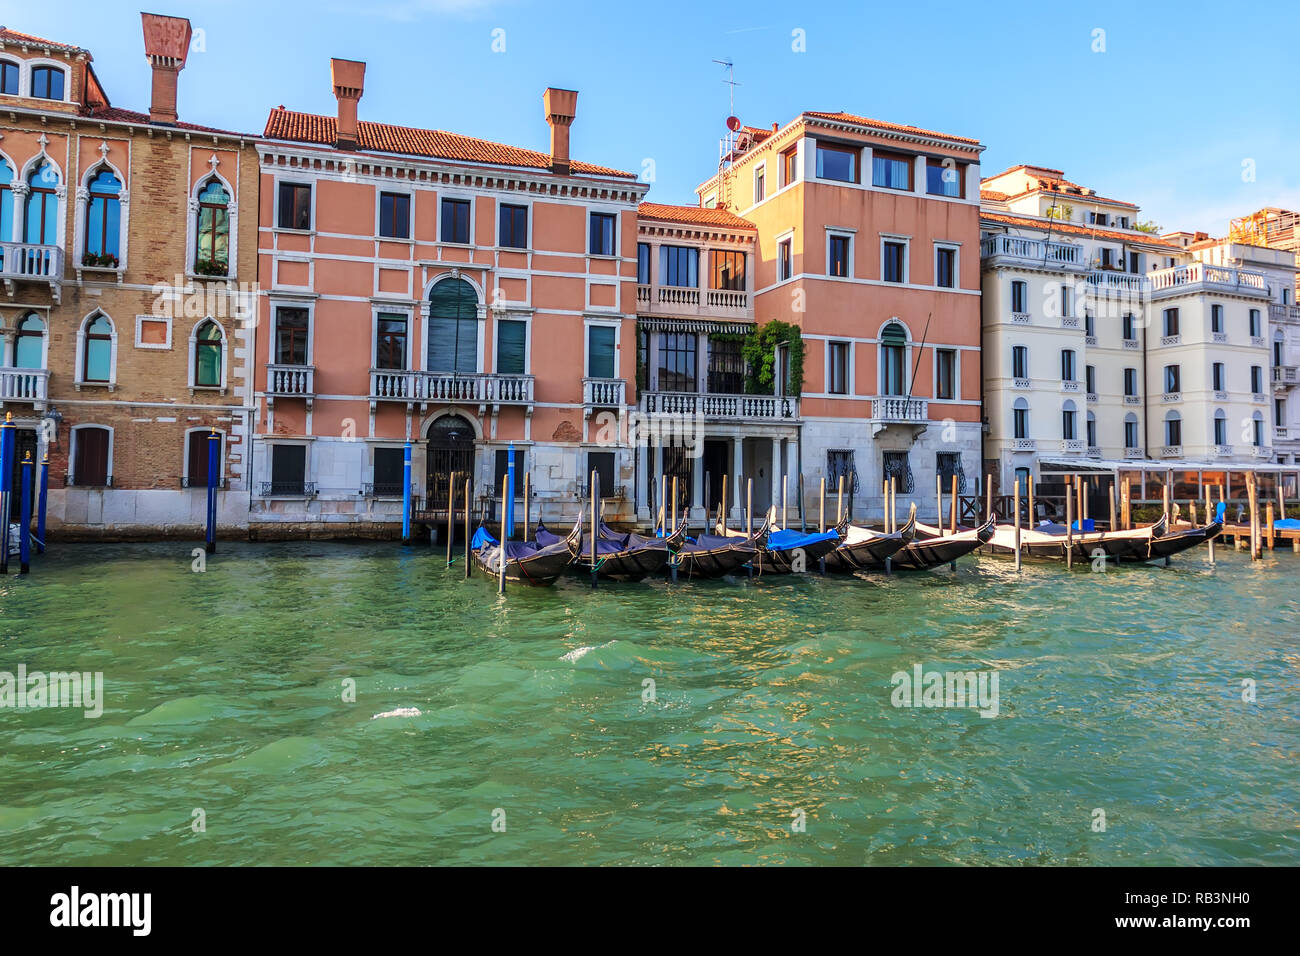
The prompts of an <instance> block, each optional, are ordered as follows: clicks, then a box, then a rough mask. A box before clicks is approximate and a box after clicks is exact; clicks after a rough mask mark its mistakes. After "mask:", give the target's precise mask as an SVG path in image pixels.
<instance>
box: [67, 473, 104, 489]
mask: <svg viewBox="0 0 1300 956" xmlns="http://www.w3.org/2000/svg"><path fill="white" fill-rule="evenodd" d="M92 477H96V476H89V475H79V474H71V475H65V476H64V477H63V484H64V486H65V487H67V488H112V487H113V476H112V475H105V476H104V480H103V481H92V480H91V478H92Z"/></svg>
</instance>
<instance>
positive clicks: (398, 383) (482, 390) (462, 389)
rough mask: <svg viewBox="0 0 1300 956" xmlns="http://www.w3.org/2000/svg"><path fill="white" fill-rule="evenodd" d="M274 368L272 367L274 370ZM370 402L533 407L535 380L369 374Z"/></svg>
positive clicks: (398, 372)
mask: <svg viewBox="0 0 1300 956" xmlns="http://www.w3.org/2000/svg"><path fill="white" fill-rule="evenodd" d="M274 367H275V366H272V368H274ZM370 401H371V402H372V403H374V402H410V403H414V402H420V403H422V404H424V403H431V402H433V403H447V402H465V403H466V404H473V403H475V402H477V403H478V404H480V405H484V406H486V405H532V403H533V377H532V376H531V375H505V374H496V373H491V372H485V373H479V372H467V373H457V372H417V371H403V370H388V369H371V370H370Z"/></svg>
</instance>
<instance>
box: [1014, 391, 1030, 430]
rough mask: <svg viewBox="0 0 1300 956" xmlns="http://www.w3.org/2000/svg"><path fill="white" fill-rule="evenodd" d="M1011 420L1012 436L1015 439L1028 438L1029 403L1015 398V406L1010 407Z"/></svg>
mask: <svg viewBox="0 0 1300 956" xmlns="http://www.w3.org/2000/svg"><path fill="white" fill-rule="evenodd" d="M1011 418H1012V423H1013V425H1014V428H1015V430H1014V432H1013V434H1014V436H1015V437H1016V438H1028V437H1029V402H1027V401H1025V400H1024V399H1023V398H1017V399H1016V401H1015V404H1014V405H1012V406H1011Z"/></svg>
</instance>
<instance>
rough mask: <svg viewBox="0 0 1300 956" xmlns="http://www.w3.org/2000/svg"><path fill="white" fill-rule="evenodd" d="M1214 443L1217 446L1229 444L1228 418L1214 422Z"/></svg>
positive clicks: (1217, 419)
mask: <svg viewBox="0 0 1300 956" xmlns="http://www.w3.org/2000/svg"><path fill="white" fill-rule="evenodd" d="M1214 443H1215V444H1216V445H1226V444H1228V420H1227V419H1226V418H1216V419H1215V420H1214Z"/></svg>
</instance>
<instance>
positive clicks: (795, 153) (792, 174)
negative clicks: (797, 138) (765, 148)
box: [781, 146, 799, 186]
mask: <svg viewBox="0 0 1300 956" xmlns="http://www.w3.org/2000/svg"><path fill="white" fill-rule="evenodd" d="M798 180H799V147H798V146H791V147H790V148H789V149H787V150H786V151H785V152H783V153H782V154H781V185H782V186H789V185H790V184H791V183H793V182H798Z"/></svg>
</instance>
